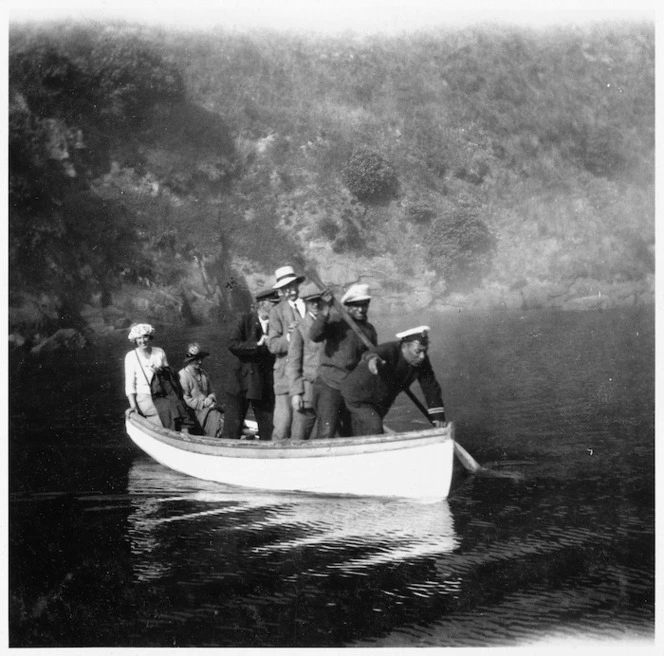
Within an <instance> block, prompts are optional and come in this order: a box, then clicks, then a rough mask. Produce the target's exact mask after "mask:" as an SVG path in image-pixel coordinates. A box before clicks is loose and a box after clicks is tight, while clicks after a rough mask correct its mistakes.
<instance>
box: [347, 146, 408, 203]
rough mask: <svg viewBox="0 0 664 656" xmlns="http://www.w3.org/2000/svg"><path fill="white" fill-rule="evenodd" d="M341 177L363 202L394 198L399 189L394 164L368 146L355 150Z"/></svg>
mask: <svg viewBox="0 0 664 656" xmlns="http://www.w3.org/2000/svg"><path fill="white" fill-rule="evenodd" d="M341 177H342V179H343V181H344V184H345V185H346V187H348V189H349V191H350V192H351V193H352V194H353V195H354V196H356V197H357V198H358V200H361V201H363V202H368V203H371V202H378V201H381V200H386V199H389V198H392V197H393V196H395V195H396V193H397V190H398V180H397V174H396V171H395V170H394V168H393V166H392V165H391V164H390V163H389V162H388V161H387V160H386V159H385V158H384V157H382V156H381V155H379V154H378V153H377V152H375V151H373V150H371V149H370V148H367V147H366V146H361V147H359V148H356V149H355V150H353V152H352V154H351V156H350V157H349V158H348V160H347V161H346V163H345V164H344V166H343V170H342V172H341Z"/></svg>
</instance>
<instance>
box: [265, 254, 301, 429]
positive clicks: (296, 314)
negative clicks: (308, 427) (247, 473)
mask: <svg viewBox="0 0 664 656" xmlns="http://www.w3.org/2000/svg"><path fill="white" fill-rule="evenodd" d="M275 278H276V282H275V284H274V285H273V287H272V288H273V289H275V290H276V291H277V292H278V294H279V296H280V297H281V300H280V301H279V303H278V304H277V305H275V306H274V307H273V308H272V310H271V312H270V331H269V333H268V339H267V347H268V349H270V353H272V355H274V417H273V422H274V428H273V429H272V439H273V440H285V439H288V438H290V436H291V422H292V419H293V411H292V409H291V404H290V396H289V394H288V378H287V376H286V361H287V359H288V358H287V356H288V347H289V345H290V339H291V333H292V332H293V330H294V329H295V326H297V324H298V323H300V321H302V319H303V318H304V315H305V313H306V309H305V307H304V301H303V300H302V299H301V298H300V297H299V291H300V283H301V282H302V281H303V280H304V276H298V275H296V274H295V271H294V270H293V267H292V266H282V267H280V268H278V269H277V270H276V272H275Z"/></svg>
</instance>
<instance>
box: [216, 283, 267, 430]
mask: <svg viewBox="0 0 664 656" xmlns="http://www.w3.org/2000/svg"><path fill="white" fill-rule="evenodd" d="M254 298H255V301H256V302H255V304H254V307H253V309H252V310H251V311H249V312H247V313H245V314H243V315H242V316H240V317H239V318H238V321H237V323H236V324H235V326H234V328H233V331H232V333H231V335H230V338H229V340H228V350H229V351H230V352H231V353H232V354H233V355H234V356H235V362H234V364H233V372H232V375H231V381H230V384H229V385H228V387H227V388H226V390H225V396H224V409H225V412H226V414H225V419H224V430H223V433H222V437H225V438H233V439H237V438H239V437H241V435H242V426H243V424H244V419H245V417H246V416H247V411H248V410H249V406H250V405H251V407H252V409H253V411H254V415H255V416H256V422H257V423H258V435H259V436H260V439H261V440H269V439H271V437H272V413H273V412H274V387H273V378H272V375H273V374H272V371H273V367H274V356H273V355H272V354H271V353H270V351H269V350H268V348H267V335H268V324H269V319H268V317H269V314H270V310H271V309H272V307H273V306H274V304H275V303H278V302H279V295H278V294H277V292H276V290H274V289H264V290H262V291H259V292H258V293H257V294H256V295H255V297H254Z"/></svg>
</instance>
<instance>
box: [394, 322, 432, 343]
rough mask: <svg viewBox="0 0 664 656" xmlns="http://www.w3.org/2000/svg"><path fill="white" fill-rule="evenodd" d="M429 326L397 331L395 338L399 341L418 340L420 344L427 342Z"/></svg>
mask: <svg viewBox="0 0 664 656" xmlns="http://www.w3.org/2000/svg"><path fill="white" fill-rule="evenodd" d="M430 330H431V328H429V326H418V327H417V328H409V329H408V330H404V331H403V332H400V333H397V334H396V338H397V339H398V340H400V341H401V342H414V341H418V342H420V344H428V342H429V331H430Z"/></svg>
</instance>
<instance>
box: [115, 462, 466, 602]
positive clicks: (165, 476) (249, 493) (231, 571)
mask: <svg viewBox="0 0 664 656" xmlns="http://www.w3.org/2000/svg"><path fill="white" fill-rule="evenodd" d="M128 493H129V496H130V499H131V506H132V511H131V513H130V516H129V537H130V544H131V551H132V555H133V560H134V573H135V575H136V577H137V579H138V580H139V581H147V580H149V581H152V582H155V581H156V580H158V579H165V578H171V577H174V576H176V577H177V578H178V580H179V581H180V582H181V583H186V581H187V580H189V582H192V580H193V579H196V578H197V577H199V576H201V577H202V576H205V578H206V579H209V578H210V577H211V576H212V577H220V578H222V579H224V577H225V578H226V579H227V580H229V581H230V580H232V579H233V578H237V577H238V576H243V571H244V572H246V575H247V576H250V577H251V578H256V577H261V576H270V577H272V578H274V577H279V576H281V577H283V576H284V575H287V576H291V577H292V576H298V577H299V583H300V584H301V583H302V578H306V579H307V580H308V581H309V582H311V584H312V590H311V594H316V588H315V586H316V581H317V580H318V581H320V577H329V576H337V575H341V576H345V577H348V576H353V577H354V576H367V575H369V574H372V575H373V574H376V573H377V572H380V571H381V570H384V569H385V568H388V569H390V570H393V569H394V567H395V566H398V565H400V564H401V565H404V566H405V567H407V568H415V569H417V570H418V572H419V573H418V574H417V575H416V576H415V577H414V579H413V580H412V581H410V582H409V581H408V580H407V579H408V577H406V580H403V579H402V580H401V581H400V584H399V585H400V586H402V585H405V586H406V587H408V586H409V585H410V584H411V583H412V585H413V586H415V587H414V588H413V589H412V592H414V593H415V594H422V592H423V586H424V587H426V579H429V578H430V577H431V576H432V575H433V576H434V577H435V578H436V579H438V580H437V581H436V582H434V581H430V583H431V584H435V587H436V588H437V593H438V594H440V592H441V591H442V590H441V588H444V589H445V592H447V593H448V594H449V593H450V592H453V591H454V590H455V589H456V587H457V586H458V585H459V581H458V580H456V577H452V578H454V579H455V580H451V578H448V577H444V578H446V579H447V580H445V581H442V580H440V578H439V576H438V575H436V573H438V574H439V573H440V569H439V568H438V567H437V557H438V556H440V555H442V554H446V553H449V552H451V551H453V550H454V549H455V547H457V538H456V536H455V532H454V523H453V519H452V514H451V512H450V507H449V505H448V502H447V501H446V500H442V501H437V502H435V503H424V502H417V501H412V500H398V499H385V498H377V497H344V496H338V497H334V496H316V495H308V494H291V493H274V492H265V491H263V490H257V491H253V490H239V489H238V488H231V487H229V486H225V485H223V484H220V483H212V482H207V481H202V480H199V479H195V478H191V477H188V476H185V475H183V474H179V473H177V472H174V471H172V470H170V469H168V468H166V467H163V466H162V465H159V464H158V463H155V462H154V461H152V460H151V459H148V458H145V457H138V458H137V459H136V461H135V462H134V463H133V465H132V467H131V469H130V471H129V479H128ZM422 568H424V570H426V571H427V572H428V574H426V575H424V576H423V570H422ZM199 570H200V571H199ZM203 572H204V574H203ZM401 574H402V575H403V574H404V572H402V573H401ZM423 578H424V579H425V580H424V581H423ZM183 579H184V580H183ZM418 591H419V592H418Z"/></svg>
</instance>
